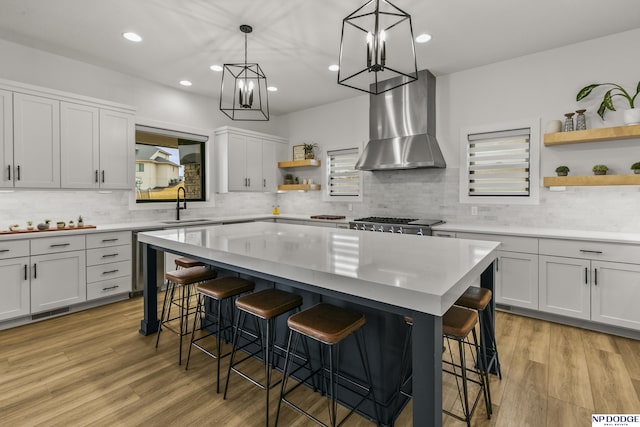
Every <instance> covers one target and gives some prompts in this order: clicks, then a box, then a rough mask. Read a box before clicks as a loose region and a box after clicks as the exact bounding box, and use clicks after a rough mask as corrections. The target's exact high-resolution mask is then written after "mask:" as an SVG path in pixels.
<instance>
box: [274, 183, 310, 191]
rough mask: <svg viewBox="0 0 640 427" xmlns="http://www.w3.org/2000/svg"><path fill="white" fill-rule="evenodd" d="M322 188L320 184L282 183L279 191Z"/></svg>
mask: <svg viewBox="0 0 640 427" xmlns="http://www.w3.org/2000/svg"><path fill="white" fill-rule="evenodd" d="M316 190H320V184H282V185H278V191H316Z"/></svg>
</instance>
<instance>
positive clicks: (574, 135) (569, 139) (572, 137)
mask: <svg viewBox="0 0 640 427" xmlns="http://www.w3.org/2000/svg"><path fill="white" fill-rule="evenodd" d="M630 138H640V125H631V126H616V127H611V128H599V129H587V130H576V131H573V132H555V133H545V134H544V145H546V146H549V145H562V144H579V143H582V142H597V141H613V140H618V139H630ZM604 185H607V184H604Z"/></svg>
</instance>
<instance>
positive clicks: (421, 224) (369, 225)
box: [349, 216, 444, 236]
mask: <svg viewBox="0 0 640 427" xmlns="http://www.w3.org/2000/svg"><path fill="white" fill-rule="evenodd" d="M438 224H444V221H442V220H440V219H417V218H387V217H379V216H370V217H367V218H359V219H354V220H353V222H350V223H349V228H351V229H352V230H363V231H379V232H383V233H399V234H417V235H420V236H431V227H432V226H434V225H438Z"/></svg>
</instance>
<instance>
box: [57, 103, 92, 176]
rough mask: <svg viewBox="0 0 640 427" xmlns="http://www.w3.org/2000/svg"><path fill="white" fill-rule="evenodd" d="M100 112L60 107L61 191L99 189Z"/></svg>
mask: <svg viewBox="0 0 640 427" xmlns="http://www.w3.org/2000/svg"><path fill="white" fill-rule="evenodd" d="M99 120H100V115H99V110H98V109H97V108H95V107H88V106H85V105H79V104H71V103H68V102H62V103H60V174H61V176H60V179H61V184H62V188H97V187H98V179H99V176H98V175H99V170H98V169H99V167H100V166H99V165H100V163H99V154H100V153H99V142H100V140H99V137H100V132H99V123H100V121H99Z"/></svg>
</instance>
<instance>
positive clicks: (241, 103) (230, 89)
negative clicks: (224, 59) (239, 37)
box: [220, 25, 269, 121]
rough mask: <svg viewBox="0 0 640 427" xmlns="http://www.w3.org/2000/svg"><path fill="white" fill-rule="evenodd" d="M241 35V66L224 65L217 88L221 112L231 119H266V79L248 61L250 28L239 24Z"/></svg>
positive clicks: (267, 114) (267, 104)
mask: <svg viewBox="0 0 640 427" xmlns="http://www.w3.org/2000/svg"><path fill="white" fill-rule="evenodd" d="M240 31H241V32H243V33H244V63H241V64H224V67H223V73H222V84H221V87H220V111H222V112H223V113H224V114H226V115H227V117H229V118H230V119H231V120H239V121H242V120H244V121H266V120H269V99H268V95H267V76H265V74H264V73H263V72H262V68H260V65H258V64H257V63H248V62H247V35H248V34H249V33H251V32H252V31H253V28H252V27H251V26H250V25H240Z"/></svg>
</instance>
